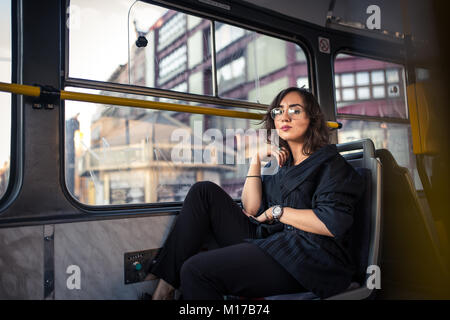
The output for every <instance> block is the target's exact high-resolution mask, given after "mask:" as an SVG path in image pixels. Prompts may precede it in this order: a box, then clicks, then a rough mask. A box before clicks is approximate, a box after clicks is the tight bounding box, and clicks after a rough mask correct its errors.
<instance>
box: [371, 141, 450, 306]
mask: <svg viewBox="0 0 450 320" xmlns="http://www.w3.org/2000/svg"><path fill="white" fill-rule="evenodd" d="M376 156H377V157H378V158H379V159H380V160H381V163H382V166H383V181H384V188H383V199H384V203H383V244H384V245H383V255H382V257H381V270H382V277H381V279H382V287H383V288H384V289H385V290H383V292H382V298H387V299H388V298H390V296H389V294H390V293H391V292H393V293H394V294H395V295H396V297H399V296H400V297H405V298H408V297H411V295H414V297H415V298H425V297H435V298H437V297H439V295H441V294H445V290H448V284H449V276H448V272H447V270H448V269H447V268H448V266H447V265H446V257H445V252H444V251H443V248H442V246H441V243H440V239H439V236H438V232H437V226H436V222H435V221H434V219H433V217H432V215H431V213H430V212H429V211H427V210H425V209H424V208H423V206H422V204H421V202H420V199H419V198H418V195H417V192H416V189H415V186H414V183H413V181H412V178H411V175H410V172H409V170H408V169H407V168H404V167H401V166H399V165H398V164H397V162H396V161H395V159H394V157H393V156H392V154H391V153H390V152H389V151H388V150H386V149H379V150H377V151H376ZM439 288H441V289H439Z"/></svg>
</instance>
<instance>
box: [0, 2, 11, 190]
mask: <svg viewBox="0 0 450 320" xmlns="http://www.w3.org/2000/svg"><path fill="white" fill-rule="evenodd" d="M0 8H1V10H0V81H1V82H7V83H11V1H10V0H0ZM0 139H1V143H0V198H2V197H3V195H4V194H5V192H6V189H7V188H8V184H9V173H10V151H11V94H9V93H3V92H0Z"/></svg>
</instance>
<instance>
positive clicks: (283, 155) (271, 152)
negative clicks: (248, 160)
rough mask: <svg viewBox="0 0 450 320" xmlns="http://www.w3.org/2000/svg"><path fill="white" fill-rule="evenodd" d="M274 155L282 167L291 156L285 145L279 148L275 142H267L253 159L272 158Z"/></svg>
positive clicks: (264, 159)
mask: <svg viewBox="0 0 450 320" xmlns="http://www.w3.org/2000/svg"><path fill="white" fill-rule="evenodd" d="M272 156H273V157H275V158H276V159H277V162H278V164H279V166H280V167H282V166H283V165H284V164H285V163H286V161H287V159H288V158H289V151H288V150H287V149H286V148H285V147H281V148H280V149H278V147H277V146H275V145H273V144H266V145H265V146H264V147H263V148H262V149H261V150H258V152H257V153H256V154H255V155H254V156H253V159H257V160H253V161H261V160H263V161H266V160H270V159H271V157H272Z"/></svg>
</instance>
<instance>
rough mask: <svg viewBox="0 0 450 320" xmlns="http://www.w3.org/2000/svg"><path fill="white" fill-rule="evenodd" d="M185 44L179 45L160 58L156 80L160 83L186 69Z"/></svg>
mask: <svg viewBox="0 0 450 320" xmlns="http://www.w3.org/2000/svg"><path fill="white" fill-rule="evenodd" d="M186 61H187V57H186V46H181V47H179V48H177V49H176V50H174V51H173V52H171V53H170V54H169V55H167V56H165V57H164V58H162V59H161V63H160V64H159V73H158V76H159V78H158V80H159V81H158V82H159V83H160V84H161V83H163V82H165V80H166V79H168V78H171V77H173V76H174V75H177V74H179V73H180V72H182V71H184V70H185V69H186Z"/></svg>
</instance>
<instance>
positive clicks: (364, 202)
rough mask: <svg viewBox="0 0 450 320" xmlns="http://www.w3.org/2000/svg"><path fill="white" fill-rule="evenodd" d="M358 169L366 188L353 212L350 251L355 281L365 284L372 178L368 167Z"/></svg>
mask: <svg viewBox="0 0 450 320" xmlns="http://www.w3.org/2000/svg"><path fill="white" fill-rule="evenodd" d="M355 169H356V171H357V172H358V173H359V174H360V175H361V176H362V177H363V178H364V181H365V190H364V193H363V195H362V197H361V198H360V199H359V201H358V203H357V204H356V207H355V212H354V214H353V225H352V229H351V231H350V252H351V255H352V258H353V261H354V263H355V266H356V272H355V276H354V279H353V280H354V281H356V282H358V284H360V285H363V283H364V282H365V280H366V276H367V273H366V270H367V266H368V262H369V251H370V229H371V226H372V221H371V213H372V211H371V208H372V179H371V172H370V170H369V169H367V168H361V167H356V168H355Z"/></svg>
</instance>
